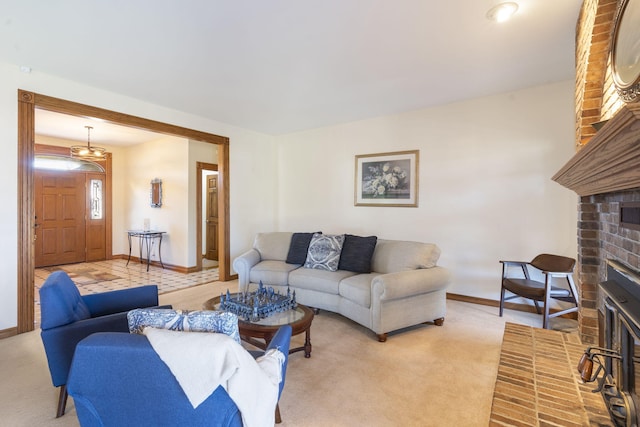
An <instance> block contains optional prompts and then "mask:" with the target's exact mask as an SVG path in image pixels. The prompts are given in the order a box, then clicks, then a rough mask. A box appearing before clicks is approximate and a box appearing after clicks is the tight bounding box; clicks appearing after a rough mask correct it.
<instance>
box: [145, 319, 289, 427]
mask: <svg viewBox="0 0 640 427" xmlns="http://www.w3.org/2000/svg"><path fill="white" fill-rule="evenodd" d="M143 333H144V335H146V336H147V338H148V339H149V342H150V343H151V346H152V347H153V349H154V350H155V351H156V353H157V354H158V356H159V357H160V359H162V361H163V362H164V363H165V364H166V365H167V366H168V367H169V369H170V370H171V372H172V373H173V375H174V376H175V377H176V380H177V381H178V383H179V384H180V386H181V387H182V390H183V391H184V392H185V394H186V395H187V397H188V398H189V401H190V402H191V405H192V406H193V407H194V408H197V407H198V406H199V405H200V404H201V403H202V402H204V401H205V400H206V399H207V398H208V397H209V396H210V395H211V393H213V391H214V390H215V389H216V388H217V387H218V386H219V385H221V386H222V387H224V389H225V390H226V391H227V393H228V394H229V397H231V399H232V400H233V401H234V403H235V404H236V406H237V407H238V409H239V410H240V414H241V415H242V423H243V424H244V427H261V426H270V427H272V426H273V425H274V422H275V408H276V404H277V403H278V391H279V384H280V380H281V371H282V363H283V362H284V355H283V354H282V352H280V351H278V350H270V351H269V352H267V353H266V354H265V356H263V357H262V358H261V359H263V360H262V361H260V360H259V361H258V362H256V360H254V359H253V357H252V356H251V354H249V352H247V350H245V349H244V348H243V347H242V346H241V345H240V344H238V343H237V342H235V341H234V340H233V339H231V338H230V337H228V336H227V335H225V334H217V333H203V332H181V331H171V330H165V329H154V328H145V330H144V332H143ZM274 360H275V363H274Z"/></svg>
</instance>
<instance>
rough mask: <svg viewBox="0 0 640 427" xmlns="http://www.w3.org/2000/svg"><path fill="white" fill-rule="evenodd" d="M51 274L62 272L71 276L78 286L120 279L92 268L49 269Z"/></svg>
mask: <svg viewBox="0 0 640 427" xmlns="http://www.w3.org/2000/svg"><path fill="white" fill-rule="evenodd" d="M47 270H49V271H50V272H52V273H53V272H54V271H59V270H62V271H64V272H65V273H67V274H68V275H69V277H70V278H71V280H73V282H74V283H76V284H77V285H91V284H93V283H98V282H109V281H111V280H116V279H120V278H121V277H120V276H116V275H115V274H111V273H105V272H104V271H100V270H97V269H94V268H91V267H49V268H47Z"/></svg>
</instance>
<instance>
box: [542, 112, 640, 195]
mask: <svg viewBox="0 0 640 427" xmlns="http://www.w3.org/2000/svg"><path fill="white" fill-rule="evenodd" d="M639 139H640V104H627V105H625V106H623V107H622V108H621V109H620V111H618V113H616V115H615V116H613V118H611V120H609V121H608V122H607V123H606V124H605V125H604V126H603V127H602V128H601V129H600V131H598V133H597V134H596V135H595V136H594V137H593V138H592V139H591V141H590V142H589V144H587V145H586V146H585V147H584V148H582V149H581V150H580V151H578V153H576V154H575V155H574V156H573V157H572V158H571V159H570V160H569V161H568V162H567V164H565V165H564V166H563V167H562V169H560V170H559V171H558V172H557V173H556V174H555V175H554V176H553V177H552V178H551V179H553V180H554V181H556V182H557V183H559V184H560V185H563V186H565V187H567V188H569V189H570V190H573V191H575V192H576V193H578V195H580V196H590V195H593V194H600V193H608V192H612V191H622V190H629V189H632V188H638V187H640V146H638V140H639Z"/></svg>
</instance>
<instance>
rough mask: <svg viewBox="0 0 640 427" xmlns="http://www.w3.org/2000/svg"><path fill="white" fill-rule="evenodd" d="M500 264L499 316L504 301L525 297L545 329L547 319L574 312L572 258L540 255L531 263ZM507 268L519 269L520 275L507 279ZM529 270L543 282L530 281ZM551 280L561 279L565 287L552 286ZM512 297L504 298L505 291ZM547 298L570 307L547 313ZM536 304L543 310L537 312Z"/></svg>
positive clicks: (573, 261)
mask: <svg viewBox="0 0 640 427" xmlns="http://www.w3.org/2000/svg"><path fill="white" fill-rule="evenodd" d="M500 262H501V263H502V290H501V293H500V316H502V312H503V310H504V302H505V301H507V300H510V299H513V298H519V297H521V298H528V299H531V300H533V304H534V305H535V307H536V312H537V313H538V314H543V320H542V327H543V328H544V329H548V328H549V319H550V318H552V317H558V316H562V315H563V314H567V313H571V312H574V311H578V293H577V291H576V285H575V284H574V283H573V276H572V274H573V268H574V266H575V264H576V261H575V259H573V258H568V257H564V256H559V255H549V254H540V255H538V256H536V257H535V258H534V259H533V260H532V261H531V262H523V261H500ZM509 267H520V268H521V269H522V275H523V276H524V277H522V276H520V277H510V271H509ZM531 267H533V268H535V269H537V270H539V271H540V272H541V273H542V274H543V276H544V282H542V281H538V280H534V279H533V278H532V277H531V273H532V271H530V270H529V269H530V268H531ZM554 279H560V280H562V279H564V280H566V281H567V287H566V288H565V287H559V286H552V282H557V281H556V280H554ZM506 291H509V292H510V293H512V294H514V295H511V296H509V297H505V292H506ZM551 299H555V300H560V301H565V302H569V303H572V304H573V307H569V308H566V309H561V310H559V311H555V312H554V313H553V314H550V312H549V305H550V302H551ZM539 302H542V304H543V311H542V312H541V311H540V306H539V304H538V303H539Z"/></svg>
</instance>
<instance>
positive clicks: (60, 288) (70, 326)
mask: <svg viewBox="0 0 640 427" xmlns="http://www.w3.org/2000/svg"><path fill="white" fill-rule="evenodd" d="M157 305H158V287H157V286H155V285H148V286H140V287H137V288H131V289H124V290H118V291H111V292H104V293H100V294H92V295H85V296H82V295H80V292H79V291H78V288H77V287H76V285H75V283H73V281H72V280H71V278H70V277H69V276H68V275H67V273H65V272H64V271H55V272H53V273H51V274H50V275H49V277H47V280H45V282H44V284H43V285H42V287H41V288H40V309H41V321H40V327H41V329H42V332H41V334H40V336H41V337H42V343H43V344H44V350H45V353H46V355H47V362H48V364H49V372H50V373H51V381H52V382H53V385H54V387H60V395H59V397H58V409H57V412H56V417H60V416H62V415H64V411H65V407H66V403H67V388H66V383H67V376H68V375H69V368H70V367H71V360H72V358H73V353H74V351H75V348H76V345H77V344H78V342H80V340H82V339H83V338H85V337H87V336H89V335H91V334H93V333H95V332H106V331H110V332H128V331H129V326H128V323H127V311H128V310H131V309H134V308H139V307H153V306H157Z"/></svg>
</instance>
